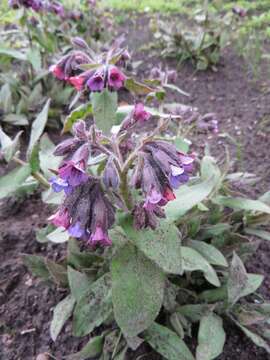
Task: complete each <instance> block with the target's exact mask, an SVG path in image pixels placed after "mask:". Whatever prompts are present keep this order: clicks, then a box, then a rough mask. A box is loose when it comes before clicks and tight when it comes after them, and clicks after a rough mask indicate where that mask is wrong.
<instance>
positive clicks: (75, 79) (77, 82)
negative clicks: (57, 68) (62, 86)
mask: <svg viewBox="0 0 270 360" xmlns="http://www.w3.org/2000/svg"><path fill="white" fill-rule="evenodd" d="M68 81H69V83H70V84H71V85H73V86H74V87H75V88H76V90H78V91H81V90H82V89H83V86H84V82H85V79H84V78H83V77H82V76H72V77H70V78H69V79H68Z"/></svg>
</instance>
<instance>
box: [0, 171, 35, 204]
mask: <svg viewBox="0 0 270 360" xmlns="http://www.w3.org/2000/svg"><path fill="white" fill-rule="evenodd" d="M30 174H31V168H30V166H29V164H26V165H23V166H20V167H17V168H16V169H14V170H12V171H11V172H9V173H8V174H7V175H5V176H2V177H1V179H0V199H3V198H4V197H6V196H9V195H10V194H12V193H13V192H15V191H16V190H17V189H18V188H19V187H20V186H21V185H22V184H23V183H24V181H25V180H26V179H27V178H28V176H29V175H30Z"/></svg>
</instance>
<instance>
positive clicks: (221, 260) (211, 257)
mask: <svg viewBox="0 0 270 360" xmlns="http://www.w3.org/2000/svg"><path fill="white" fill-rule="evenodd" d="M188 245H189V246H190V247H192V248H193V249H194V250H196V251H198V252H199V253H200V254H201V255H202V256H203V257H204V258H205V259H206V260H207V261H208V262H209V263H210V264H212V265H219V266H225V267H227V266H228V263H227V260H226V259H225V257H224V256H223V254H222V253H221V252H220V251H219V250H218V249H217V248H215V247H214V246H213V245H211V244H207V243H206V242H203V241H197V240H189V242H188Z"/></svg>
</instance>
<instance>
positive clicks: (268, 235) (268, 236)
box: [245, 228, 270, 241]
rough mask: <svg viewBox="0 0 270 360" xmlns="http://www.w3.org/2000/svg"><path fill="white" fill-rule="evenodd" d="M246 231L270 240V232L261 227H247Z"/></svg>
mask: <svg viewBox="0 0 270 360" xmlns="http://www.w3.org/2000/svg"><path fill="white" fill-rule="evenodd" d="M245 233H246V234H248V235H254V236H257V237H259V238H261V239H263V240H268V241H270V232H269V231H265V230H261V229H253V228H245Z"/></svg>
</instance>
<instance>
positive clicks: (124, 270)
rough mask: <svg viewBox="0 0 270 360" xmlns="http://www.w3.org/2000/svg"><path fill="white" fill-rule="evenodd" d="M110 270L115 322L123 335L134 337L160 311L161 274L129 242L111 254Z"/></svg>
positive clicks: (163, 279) (163, 280)
mask: <svg viewBox="0 0 270 360" xmlns="http://www.w3.org/2000/svg"><path fill="white" fill-rule="evenodd" d="M111 273H112V298H113V308H114V315H115V319H116V322H117V323H118V325H119V326H120V328H121V330H122V332H123V333H124V335H125V336H126V337H129V338H132V337H135V336H136V335H137V334H139V333H140V332H142V331H143V330H145V329H147V328H148V327H149V325H151V323H152V322H153V321H154V320H155V318H156V317H157V315H158V313H159V311H160V308H161V306H162V301H163V293H164V282H165V277H164V274H163V272H162V271H161V269H160V268H159V267H158V266H157V265H155V264H154V263H153V262H152V261H151V260H149V259H148V258H147V257H146V256H145V255H144V254H143V253H142V252H141V251H140V250H138V249H137V248H136V247H135V246H133V245H131V244H126V245H125V246H123V247H122V248H121V249H120V250H119V251H118V253H117V254H116V255H115V256H114V258H113V260H112V265H111Z"/></svg>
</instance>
